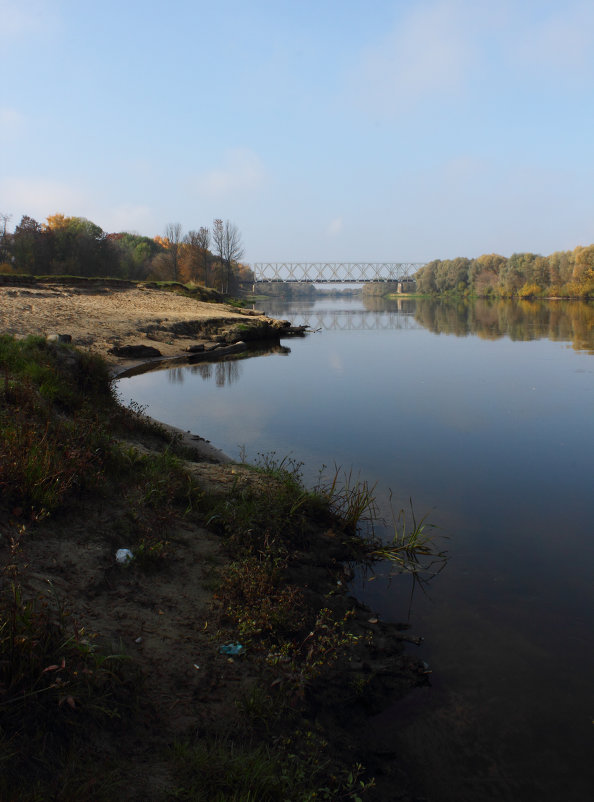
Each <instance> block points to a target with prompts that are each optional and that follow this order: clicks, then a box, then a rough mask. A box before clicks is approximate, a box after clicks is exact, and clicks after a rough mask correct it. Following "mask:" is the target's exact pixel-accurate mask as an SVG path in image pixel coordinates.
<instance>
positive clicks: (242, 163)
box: [196, 148, 266, 199]
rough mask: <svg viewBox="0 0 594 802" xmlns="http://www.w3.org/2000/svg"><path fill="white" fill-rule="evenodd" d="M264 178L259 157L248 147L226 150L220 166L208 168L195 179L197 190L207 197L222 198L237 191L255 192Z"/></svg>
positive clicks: (264, 173) (264, 174) (264, 172)
mask: <svg viewBox="0 0 594 802" xmlns="http://www.w3.org/2000/svg"><path fill="white" fill-rule="evenodd" d="M265 179H266V171H265V170H264V167H263V165H262V162H261V160H260V157H259V156H258V155H257V154H256V153H254V152H253V151H252V150H249V149H248V148H235V149H233V150H230V151H228V152H227V154H226V157H225V160H224V164H223V166H222V167H219V168H216V169H214V170H210V171H209V172H207V173H204V174H203V175H201V176H200V177H199V178H198V180H197V181H196V188H197V190H198V191H199V192H200V193H201V194H203V195H206V196H207V197H208V198H216V199H220V198H224V197H227V196H230V195H235V194H238V193H249V192H255V191H256V190H258V189H260V188H261V187H262V185H263V184H264V182H265Z"/></svg>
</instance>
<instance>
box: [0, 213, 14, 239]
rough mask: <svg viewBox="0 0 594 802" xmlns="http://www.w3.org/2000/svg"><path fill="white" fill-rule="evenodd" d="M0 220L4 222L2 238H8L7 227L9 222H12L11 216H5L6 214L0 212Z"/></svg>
mask: <svg viewBox="0 0 594 802" xmlns="http://www.w3.org/2000/svg"><path fill="white" fill-rule="evenodd" d="M0 220H1V221H2V236H3V237H5V236H6V226H7V225H8V221H9V220H12V215H11V214H5V213H4V212H0Z"/></svg>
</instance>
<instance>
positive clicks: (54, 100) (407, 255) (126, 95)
mask: <svg viewBox="0 0 594 802" xmlns="http://www.w3.org/2000/svg"><path fill="white" fill-rule="evenodd" d="M0 52H1V53H2V57H3V58H2V61H3V76H2V78H3V80H2V89H1V91H0V212H2V213H4V214H9V215H11V216H12V217H11V219H10V222H9V230H13V229H14V227H15V226H16V225H17V224H18V222H19V221H20V219H21V216H22V215H24V214H27V215H29V216H31V217H33V218H35V219H36V220H38V221H39V222H43V221H44V220H45V218H46V217H47V216H48V215H52V214H55V213H62V214H65V215H73V216H79V217H86V218H88V219H89V220H92V221H93V222H95V223H97V224H98V225H99V226H101V228H103V229H104V230H105V231H106V232H116V231H133V232H137V233H139V234H144V235H147V236H151V237H153V236H156V235H158V234H159V235H162V234H163V233H164V230H165V227H166V225H167V224H168V223H172V222H179V223H181V224H182V227H183V229H184V231H188V230H191V229H198V228H199V227H200V226H210V225H211V224H212V221H213V219H214V218H222V219H224V220H227V219H228V220H231V221H232V222H233V223H235V224H236V226H237V227H238V228H239V231H240V232H241V235H242V239H243V244H244V248H245V256H244V260H245V261H246V262H249V263H254V262H262V261H313V262H317V261H369V262H374V261H376V262H383V261H414V262H424V261H428V260H431V259H438V258H439V259H447V258H454V257H456V256H467V257H473V256H479V255H480V254H482V253H493V252H496V253H500V254H502V255H504V256H509V255H511V254H512V253H514V252H521V251H531V252H534V253H541V254H543V255H547V254H550V253H552V252H554V251H558V250H570V249H573V248H574V247H576V246H577V245H588V244H591V243H593V242H594V190H593V187H594V158H593V157H594V2H592V0H562V2H549V0H522V2H519V0H498V2H493V1H492V0H291V1H290V0H251V2H247V0H219V2H218V3H214V2H212V0H211V1H210V2H202V0H167V2H156V1H155V0H119V1H118V2H113V1H112V0H102V2H101V3H96V2H90V1H89V0H47V1H46V0H27V2H23V0H0Z"/></svg>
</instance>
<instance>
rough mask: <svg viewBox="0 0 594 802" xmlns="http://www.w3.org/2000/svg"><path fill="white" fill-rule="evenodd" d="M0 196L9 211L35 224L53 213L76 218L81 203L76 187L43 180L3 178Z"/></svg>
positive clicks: (81, 205)
mask: <svg viewBox="0 0 594 802" xmlns="http://www.w3.org/2000/svg"><path fill="white" fill-rule="evenodd" d="M0 195H2V197H3V199H4V203H5V205H6V206H7V207H8V208H9V209H10V210H13V209H15V210H22V212H21V213H22V214H27V215H29V216H30V217H34V218H35V219H37V220H44V219H45V218H46V217H47V216H48V215H50V214H55V213H57V212H60V213H63V214H75V215H77V214H80V209H81V207H83V205H84V200H85V199H84V196H83V193H82V192H81V191H80V190H79V189H78V188H77V187H74V186H72V185H69V184H64V183H62V182H59V181H52V180H51V179H43V178H40V179H37V178H5V179H3V180H1V181H0Z"/></svg>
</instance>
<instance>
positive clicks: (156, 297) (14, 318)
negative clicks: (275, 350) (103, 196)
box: [0, 280, 288, 371]
mask: <svg viewBox="0 0 594 802" xmlns="http://www.w3.org/2000/svg"><path fill="white" fill-rule="evenodd" d="M287 325H288V324H287V323H286V322H283V321H275V320H273V319H272V318H269V317H267V316H266V315H264V314H263V313H259V312H254V311H253V310H248V309H237V308H234V307H232V306H230V305H228V304H225V303H211V302H206V301H203V300H198V299H197V298H193V297H187V296H184V295H181V294H180V293H178V292H171V291H166V290H163V289H159V288H158V287H157V285H155V284H152V285H151V284H137V285H133V284H132V283H129V282H109V281H105V282H91V281H78V282H72V283H69V282H68V283H67V282H65V283H60V282H55V281H47V282H46V281H42V280H36V281H34V282H33V283H30V284H29V283H27V284H17V283H16V282H15V283H12V282H11V283H10V284H3V285H0V333H2V334H12V335H15V336H18V337H22V336H26V335H29V334H33V335H40V336H44V337H47V336H50V335H55V334H59V335H67V336H69V337H71V342H72V344H73V345H75V346H77V347H79V348H83V349H89V350H92V351H95V352H97V353H99V354H101V355H102V356H103V357H104V358H105V359H106V360H107V361H108V362H109V363H110V364H111V365H112V366H113V368H114V369H116V370H118V371H119V370H122V369H125V368H126V367H129V366H130V365H131V364H133V363H134V362H137V361H138V359H135V358H130V357H126V356H117V355H116V354H114V352H113V350H112V349H114V348H122V347H123V346H133V345H134V346H137V345H144V346H149V347H152V348H155V349H156V350H157V351H158V352H159V354H160V355H161V357H162V358H168V359H169V358H175V357H180V356H183V354H184V353H185V349H187V348H188V347H189V346H196V345H198V346H199V345H201V344H205V345H208V344H212V343H213V342H216V341H221V342H222V343H233V342H236V341H237V340H239V339H242V340H244V339H256V338H257V337H256V336H255V335H260V334H261V335H264V336H266V334H268V335H269V336H273V335H275V334H276V335H278V333H279V331H280V330H281V329H282V328H283V327H284V326H285V327H286V326H287Z"/></svg>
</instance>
